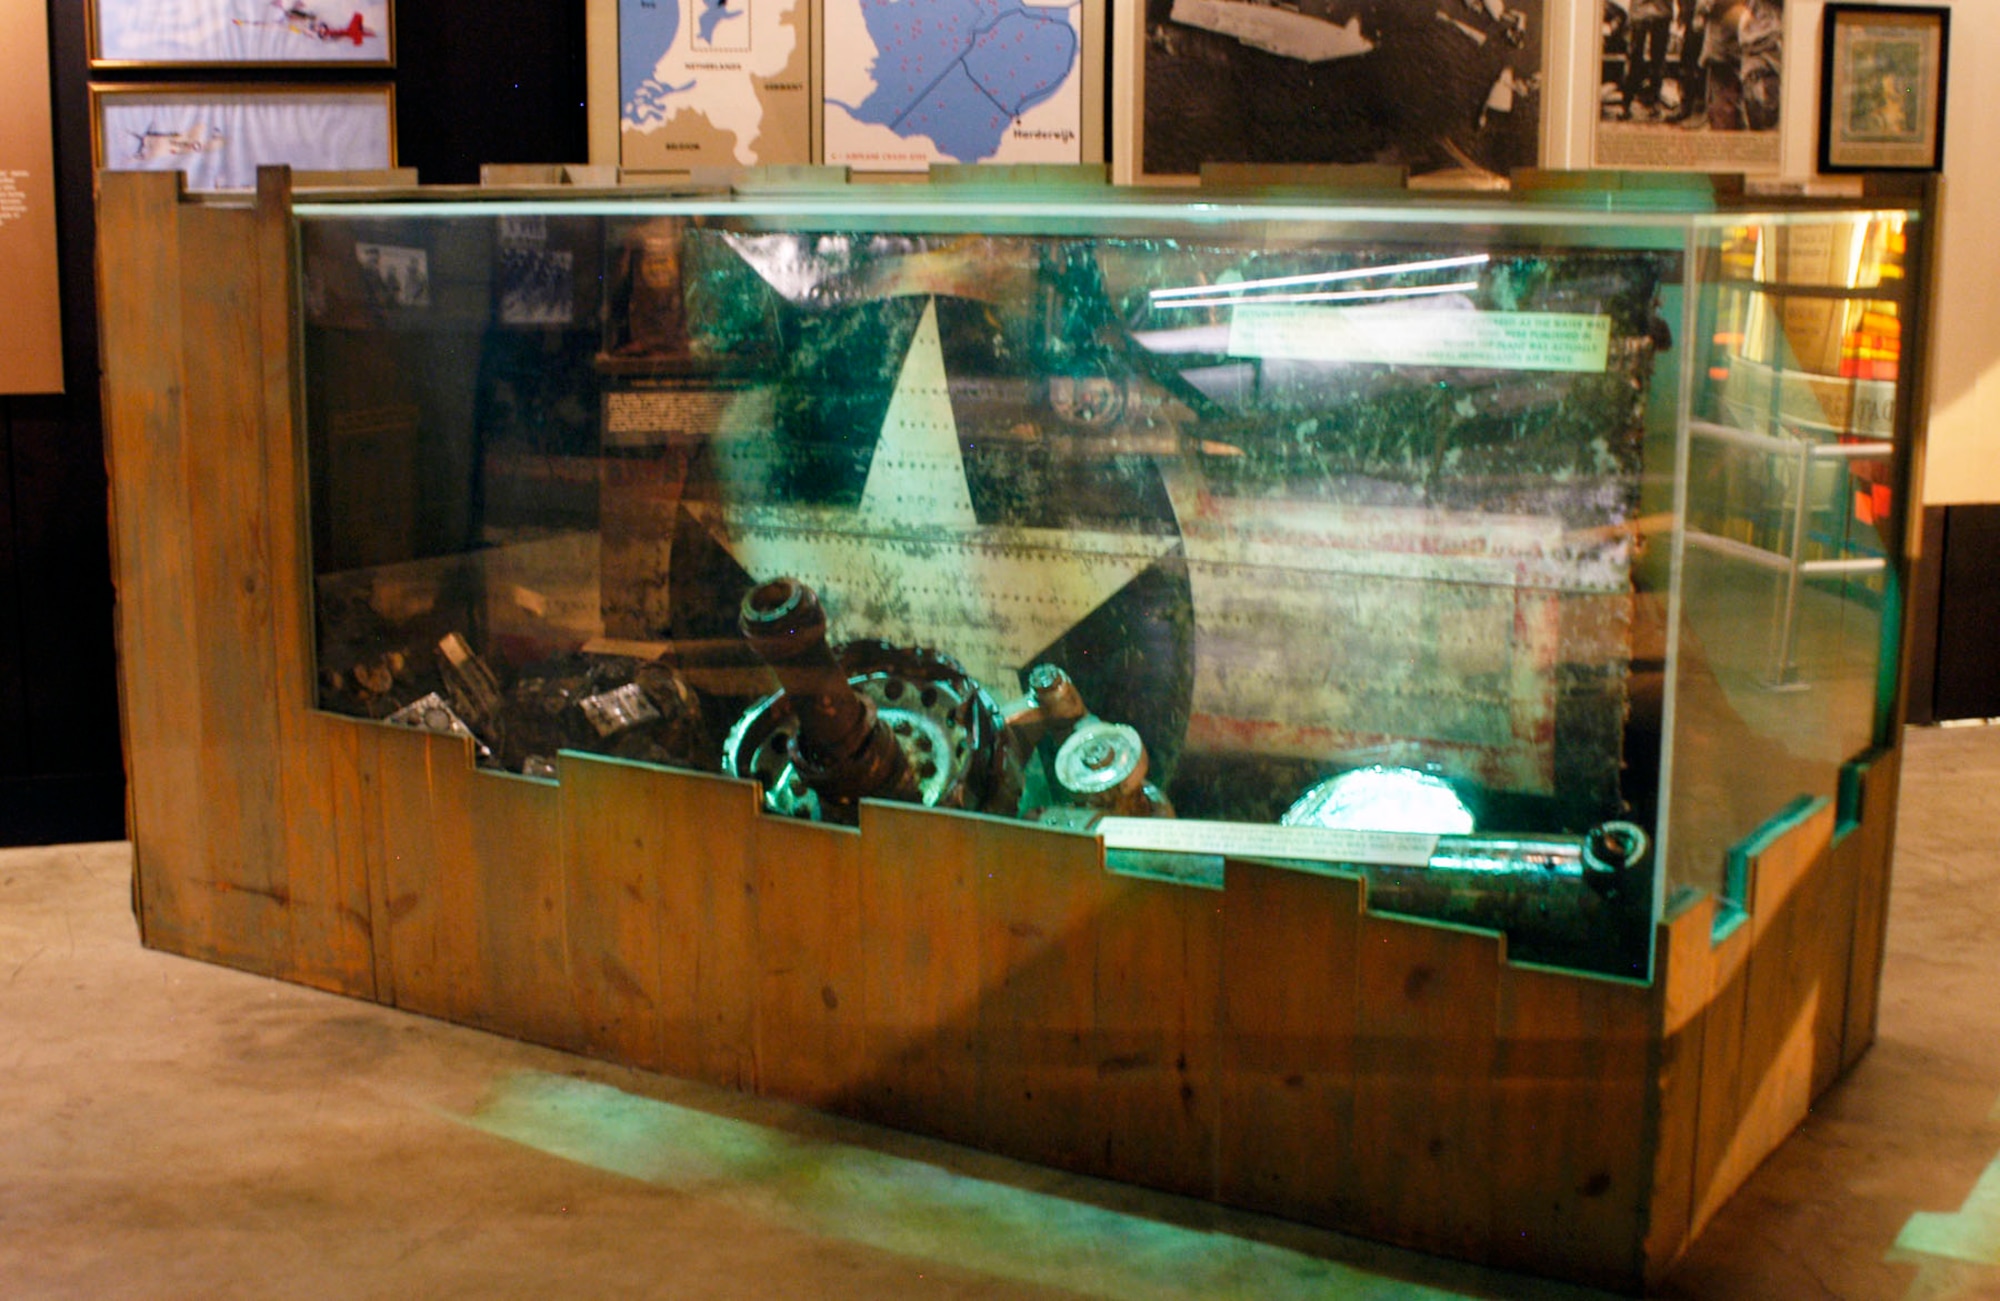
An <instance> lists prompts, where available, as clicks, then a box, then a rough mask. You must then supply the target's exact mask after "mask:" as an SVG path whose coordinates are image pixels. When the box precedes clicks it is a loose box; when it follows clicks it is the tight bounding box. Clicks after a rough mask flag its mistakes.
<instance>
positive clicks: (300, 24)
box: [236, 0, 375, 47]
mask: <svg viewBox="0 0 2000 1301" xmlns="http://www.w3.org/2000/svg"><path fill="white" fill-rule="evenodd" d="M271 7H272V8H273V9H276V10H277V11H278V14H279V16H278V17H277V18H274V19H269V20H266V21H264V22H252V21H249V20H246V19H242V18H239V19H237V20H236V22H237V23H238V25H239V26H243V27H283V28H284V29H285V30H286V31H291V32H297V33H298V34H299V35H301V36H310V37H312V38H313V39H315V40H321V41H353V42H354V44H355V45H356V46H357V47H358V46H359V45H360V44H361V42H362V41H364V40H366V39H367V38H368V37H370V36H373V35H375V33H374V31H372V30H371V29H369V28H368V27H367V26H366V25H364V24H363V23H362V21H361V14H360V12H359V11H356V12H355V14H354V17H353V18H352V19H350V20H349V21H348V24H347V26H345V27H335V26H334V25H333V24H332V23H329V22H327V21H326V20H325V19H323V18H321V17H320V16H319V14H318V13H317V12H315V11H314V10H311V9H308V8H307V7H306V6H305V5H304V4H302V3H300V0H291V3H289V4H287V3H286V0H271Z"/></svg>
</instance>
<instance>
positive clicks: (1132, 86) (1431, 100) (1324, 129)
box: [1112, 0, 1550, 182]
mask: <svg viewBox="0 0 2000 1301" xmlns="http://www.w3.org/2000/svg"><path fill="white" fill-rule="evenodd" d="M1549 8H1550V6H1549V5H1548V4H1545V3H1544V0H1371V2H1370V3H1368V4H1347V3H1341V4H1331V5H1327V4H1315V5H1311V6H1308V5H1304V4H1300V5H1291V4H1276V3H1269V2H1268V0H1133V3H1129V4H1125V5H1122V6H1120V8H1119V10H1118V17H1117V20H1116V24H1115V26H1116V33H1115V36H1116V42H1115V44H1114V47H1113V59H1114V62H1113V95H1112V102H1113V105H1114V107H1115V111H1116V114H1117V117H1116V120H1115V122H1114V131H1113V138H1114V142H1115V144H1114V148H1113V151H1112V154H1113V159H1114V167H1115V169H1116V171H1115V174H1116V178H1117V179H1118V180H1119V181H1121V182H1131V181H1142V182H1143V181H1154V182H1173V181H1176V180H1185V179H1190V178H1192V177H1194V176H1196V175H1198V174H1199V173H1200V171H1201V168H1202V166H1203V164H1206V163H1237V164H1251V165H1274V166H1282V165H1290V164H1377V165H1388V166H1397V167H1403V168H1405V169H1407V170H1408V172H1409V174H1410V175H1412V176H1422V175H1426V174H1440V173H1443V174H1449V173H1458V174H1470V175H1475V176H1478V177H1482V178H1487V177H1504V176H1506V175H1507V174H1508V173H1509V172H1511V171H1513V170H1514V169H1515V168H1519V167H1532V166H1535V165H1536V163H1537V162H1538V161H1539V159H1540V148H1541V135H1542V125H1541V122H1542V101H1543V88H1542V78H1543V67H1542V50H1543V44H1544V39H1545V35H1546V33H1545V23H1546V18H1547V10H1548V9H1549Z"/></svg>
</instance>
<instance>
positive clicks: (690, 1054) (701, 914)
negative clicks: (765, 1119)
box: [651, 772, 762, 1093]
mask: <svg viewBox="0 0 2000 1301" xmlns="http://www.w3.org/2000/svg"><path fill="white" fill-rule="evenodd" d="M653 777H654V783H655V784H654V786H653V787H652V792H653V793H652V796H651V798H652V799H653V801H654V802H655V803H656V804H657V805H658V806H659V810H660V818H661V826H662V827H663V828H664V829H665V830H666V832H667V833H668V834H669V836H670V840H669V842H668V843H669V846H670V851H671V852H670V853H669V854H668V856H667V857H666V859H665V860H664V861H663V862H662V863H661V865H660V926H661V931H660V1006H661V1009H662V1020H661V1034H662V1039H661V1057H662V1060H663V1062H664V1063H665V1069H666V1070H668V1071H671V1072H673V1073H675V1074H678V1075H686V1076H690V1077H692V1078H694V1079H698V1080H706V1081H708V1082H709V1083H711V1084H717V1085H720V1086H722V1087H723V1088H726V1089H741V1090H743V1091H744V1092H749V1093H754V1092H757V1091H758V1088H759V1075H758V1070H757V986H758V981H757V973H758V971H759V969H760V959H759V956H758V947H757V897H756V892H757V872H756V867H755V864H754V863H753V861H752V859H751V849H752V847H753V846H754V845H755V844H756V833H755V828H754V823H755V821H756V819H757V818H758V817H760V816H762V815H761V814H759V813H758V812H757V792H756V787H755V786H754V785H753V784H751V783H749V782H741V781H734V780H731V779H729V778H724V777H712V776H709V775H707V774H705V773H681V772H655V773H654V774H653Z"/></svg>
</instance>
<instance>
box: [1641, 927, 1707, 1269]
mask: <svg viewBox="0 0 2000 1301" xmlns="http://www.w3.org/2000/svg"><path fill="white" fill-rule="evenodd" d="M1714 929H1715V900H1714V899H1713V898H1710V897H1704V898H1702V899H1701V900H1699V901H1698V902H1696V903H1694V904H1692V905H1690V906H1689V907H1687V908H1686V909H1685V910H1683V911H1681V912H1680V913H1679V914H1678V915H1676V916H1674V917H1673V918H1671V919H1670V920H1668V921H1666V922H1663V923H1661V925H1660V927H1659V930H1658V932H1657V934H1658V939H1657V941H1656V945H1657V948H1656V952H1657V954H1658V960H1657V961H1658V966H1657V969H1656V971H1655V972H1654V977H1653V997H1654V1005H1655V1008H1656V1012H1655V1021H1656V1023H1657V1025H1658V1027H1659V1028H1658V1030H1657V1031H1656V1033H1657V1034H1658V1036H1659V1038H1658V1042H1657V1043H1656V1045H1655V1047H1654V1058H1653V1066H1652V1071H1651V1078H1650V1084H1651V1087H1652V1089H1653V1091H1654V1099H1655V1100H1654V1104H1653V1105H1654V1118H1653V1120H1652V1123H1651V1125H1650V1130H1651V1136H1652V1148H1653V1150H1652V1162H1651V1165H1652V1183H1653V1191H1652V1197H1651V1200H1650V1204H1649V1205H1648V1208H1647V1214H1646V1239H1645V1261H1646V1280H1647V1282H1649V1283H1651V1282H1656V1281H1658V1280H1659V1279H1660V1278H1662V1277H1664V1276H1665V1274H1666V1270H1667V1267H1668V1266H1669V1265H1671V1264H1672V1263H1673V1262H1674V1261H1675V1260H1677V1259H1679V1257H1680V1253H1681V1251H1682V1249H1683V1248H1685V1247H1686V1246H1687V1244H1688V1242H1689V1241H1690V1240H1691V1239H1692V1236H1693V1227H1694V1199H1695V1147H1696V1142H1697V1136H1698V1134H1699V1131H1700V1124H1701V1068H1702V1060H1703V1047H1702V1043H1703V1032H1704V1028H1705V1027H1706V1025H1707V1022H1708V1016H1707V1013H1708V997H1709V994H1710V992H1711V990H1712V989H1713V981H1714V973H1713V971H1712V964H1713V956H1714V944H1713V935H1714Z"/></svg>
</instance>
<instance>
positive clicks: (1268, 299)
mask: <svg viewBox="0 0 2000 1301" xmlns="http://www.w3.org/2000/svg"><path fill="white" fill-rule="evenodd" d="M1219 287H1220V286H1218V288H1219ZM1477 288H1479V282H1478V281H1477V280H1455V281H1453V282H1452V283H1451V284H1448V285H1412V286H1409V287H1407V288H1397V289H1333V290H1327V291H1325V292H1323V293H1313V294H1256V295H1253V296H1252V297H1249V298H1239V297H1229V298H1180V299H1176V300H1174V301H1173V302H1169V303H1159V302H1156V303H1154V304H1153V306H1154V307H1155V308H1158V309H1159V310H1160V311H1167V310H1168V309H1170V308H1176V307H1248V306H1250V305H1251V304H1253V303H1254V304H1258V305H1260V306H1261V305H1262V304H1265V303H1358V302H1371V301H1380V300H1383V299H1388V298H1434V297H1436V296H1438V295H1439V294H1463V293H1470V292H1471V291H1473V290H1475V289H1477Z"/></svg>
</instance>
